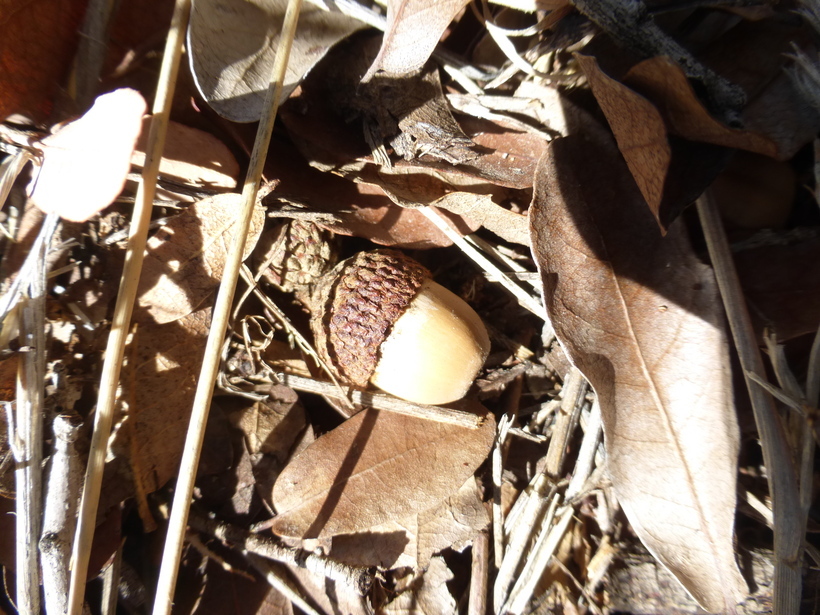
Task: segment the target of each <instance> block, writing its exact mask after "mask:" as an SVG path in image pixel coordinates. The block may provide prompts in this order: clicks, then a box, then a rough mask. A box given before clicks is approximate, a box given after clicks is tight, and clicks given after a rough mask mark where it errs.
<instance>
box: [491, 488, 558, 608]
mask: <svg viewBox="0 0 820 615" xmlns="http://www.w3.org/2000/svg"><path fill="white" fill-rule="evenodd" d="M557 497H558V496H556V501H557ZM572 514H573V509H572V506H567V507H566V508H564V510H563V511H562V512H561V513H560V514H558V513H557V512H556V513H555V516H554V517H553V515H552V514H548V515H547V517H546V518H545V519H544V523H543V525H542V529H541V532H540V533H539V535H538V539H537V540H536V541H535V546H534V547H533V548H532V551H531V552H530V554H529V555H528V557H527V560H526V563H525V564H524V569H523V570H522V571H521V575H520V576H519V577H518V578H517V579H516V583H515V586H514V587H513V589H512V591H511V592H510V597H509V598H508V600H507V603H506V604H505V605H504V610H505V611H509V612H510V613H523V612H524V610H525V608H526V607H527V605H528V604H530V603H531V601H532V598H533V595H534V594H535V589H536V587H537V585H538V582H539V581H540V580H541V577H542V576H543V574H544V570H545V569H546V567H547V565H548V564H549V561H550V558H551V557H552V555H553V553H555V550H556V549H557V548H558V545H559V544H560V542H561V539H562V538H563V537H564V534H565V533H566V531H567V528H569V522H570V521H572ZM553 520H555V524H553V523H552V521H553Z"/></svg>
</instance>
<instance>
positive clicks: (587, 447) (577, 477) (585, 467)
mask: <svg viewBox="0 0 820 615" xmlns="http://www.w3.org/2000/svg"><path fill="white" fill-rule="evenodd" d="M603 427H604V425H603V420H602V419H601V405H600V404H599V403H598V400H597V399H596V400H595V402H594V403H593V404H592V409H591V410H590V411H589V418H588V419H587V424H586V430H585V431H584V439H583V440H582V441H581V448H580V449H578V459H577V461H576V462H575V471H574V472H573V473H572V478H571V479H570V481H569V485H568V486H567V491H566V493H565V494H564V497H566V499H567V500H573V499H575V497H576V496H577V495H579V494H580V493H583V489H584V486H585V485H586V482H587V479H588V478H589V477H590V476H591V475H592V470H593V468H594V467H595V453H596V452H597V451H598V444H599V443H600V441H601V437H602V436H603V433H604V429H603Z"/></svg>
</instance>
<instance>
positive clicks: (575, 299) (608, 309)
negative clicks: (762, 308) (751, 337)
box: [530, 137, 746, 612]
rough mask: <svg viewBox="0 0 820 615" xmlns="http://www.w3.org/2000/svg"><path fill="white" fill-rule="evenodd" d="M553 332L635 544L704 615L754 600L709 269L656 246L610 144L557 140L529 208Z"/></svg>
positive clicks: (669, 246)
mask: <svg viewBox="0 0 820 615" xmlns="http://www.w3.org/2000/svg"><path fill="white" fill-rule="evenodd" d="M530 228H531V231H532V245H533V248H532V249H533V254H534V257H535V260H536V262H537V263H538V267H539V271H540V273H541V276H542V280H543V284H544V297H545V301H546V305H547V309H548V312H549V316H550V319H551V321H552V324H553V326H554V328H555V333H556V335H557V336H558V338H559V339H560V340H561V342H562V344H563V345H564V348H565V349H566V350H567V354H568V355H569V357H570V358H571V360H572V361H573V363H574V364H575V365H576V366H577V367H578V368H579V369H580V370H581V371H582V372H583V373H584V375H585V376H586V377H587V378H588V379H589V381H590V383H591V384H592V386H593V387H594V388H595V391H596V393H597V394H598V399H599V400H600V403H601V410H602V415H603V420H604V433H605V442H606V450H607V463H608V467H609V472H610V475H611V477H612V482H613V486H614V487H615V491H616V494H617V496H618V499H619V501H620V502H621V505H622V506H623V509H624V511H625V512H626V514H627V517H628V518H629V521H630V523H631V524H632V526H633V527H634V529H635V531H636V532H637V534H638V536H639V537H640V538H641V540H642V541H643V543H644V544H645V545H646V546H647V548H648V549H649V550H650V551H651V552H652V553H653V554H654V555H655V557H657V558H658V559H659V560H660V561H661V562H662V563H663V564H664V565H665V566H666V567H667V568H668V569H669V570H670V571H671V572H672V573H673V574H674V575H675V576H676V577H677V578H678V580H679V581H680V582H681V583H682V584H683V585H684V586H685V587H686V588H687V590H688V591H689V592H690V593H691V594H692V595H693V596H694V597H695V598H696V599H697V600H698V602H700V604H701V605H702V606H703V607H704V608H705V609H706V610H708V611H710V612H718V611H724V610H732V609H733V607H734V605H735V603H736V602H737V601H738V600H740V599H742V598H743V596H744V595H745V593H746V586H745V583H744V581H743V578H742V577H741V576H740V572H739V571H738V568H737V564H736V563H735V557H734V550H733V529H734V513H735V477H736V471H737V467H736V466H737V451H738V446H739V434H738V428H737V422H736V418H735V413H734V407H733V400H732V384H731V374H730V368H729V357H728V344H727V339H726V334H725V331H724V323H723V315H722V312H721V309H720V299H719V297H718V293H717V287H716V283H715V280H714V276H713V273H712V271H711V270H710V269H709V268H708V267H707V266H705V265H703V264H702V263H701V262H699V261H698V259H697V258H696V257H695V255H694V253H693V252H692V249H691V247H690V246H689V244H688V240H687V238H686V236H685V233H684V229H683V227H682V225H681V223H677V224H676V225H673V226H672V227H671V228H670V229H669V233H668V234H667V236H666V237H664V238H662V237H661V236H660V233H659V231H658V229H657V226H656V225H655V224H654V221H653V220H652V217H651V216H650V214H649V212H648V211H647V210H646V208H645V206H644V205H643V201H642V199H641V196H640V194H639V193H638V191H637V188H636V187H635V185H634V183H633V181H632V178H631V176H630V174H629V171H628V169H627V167H626V165H625V164H624V162H623V160H622V159H621V157H620V155H619V154H618V152H617V150H616V149H615V147H614V144H613V143H612V142H611V141H610V140H601V139H600V138H598V139H595V140H594V141H592V142H589V141H584V140H583V139H581V138H580V137H568V138H566V139H558V140H556V141H554V142H553V143H551V145H550V147H549V150H548V152H547V154H546V155H545V156H544V158H543V159H542V161H541V166H540V167H539V170H538V174H537V176H536V186H535V196H534V199H533V203H532V207H531V209H530Z"/></svg>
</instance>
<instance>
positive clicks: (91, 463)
mask: <svg viewBox="0 0 820 615" xmlns="http://www.w3.org/2000/svg"><path fill="white" fill-rule="evenodd" d="M189 11H190V0H177V1H176V5H175V7H174V15H173V18H172V20H171V28H170V31H169V33H168V38H167V40H166V43H165V52H164V55H163V58H162V66H161V68H160V74H159V78H158V82H157V93H156V97H155V99H154V106H153V109H152V114H153V120H152V121H151V129H150V132H149V135H148V151H147V152H146V159H145V166H144V168H143V173H142V182H141V183H140V185H139V188H138V190H137V200H136V203H135V206H134V213H133V215H132V220H131V228H130V231H129V236H128V248H127V252H126V256H125V264H124V266H123V272H122V278H121V280H120V287H119V292H118V294H117V302H116V305H115V307H114V317H113V320H112V322H111V333H110V334H109V336H108V344H107V346H106V352H105V363H104V364H103V370H102V375H101V377H100V391H99V395H98V399H97V411H96V416H95V419H94V433H93V435H92V438H91V449H90V451H89V457H88V466H87V469H86V473H85V484H84V486H83V496H82V501H81V504H80V515H79V520H78V524H77V533H76V536H75V538H74V549H73V551H72V558H71V560H72V568H71V586H70V589H69V599H68V603H69V604H68V613H69V615H79V613H80V612H81V610H82V606H83V596H84V594H85V582H86V575H87V571H88V558H89V555H90V552H91V542H92V540H93V537H94V527H95V524H96V519H97V507H98V505H99V501H100V489H101V486H102V475H103V466H104V465H105V454H106V451H107V449H108V438H109V436H110V435H111V425H112V422H113V416H114V405H115V402H116V399H117V387H118V385H119V380H120V371H121V369H122V361H123V355H124V352H125V339H126V337H127V336H128V331H129V328H130V323H131V313H132V311H133V309H134V299H135V298H136V294H137V286H138V284H139V278H140V272H141V269H142V262H143V258H144V254H145V244H146V239H147V237H148V224H149V220H150V216H151V206H152V204H153V201H154V192H155V190H156V181H157V175H158V172H159V163H160V160H161V158H162V149H163V146H164V143H165V135H166V133H167V130H168V118H169V116H170V112H171V103H172V100H173V96H174V88H175V87H176V81H177V74H178V72H179V62H180V58H181V56H182V43H183V40H184V37H185V29H186V26H187V23H188V14H189Z"/></svg>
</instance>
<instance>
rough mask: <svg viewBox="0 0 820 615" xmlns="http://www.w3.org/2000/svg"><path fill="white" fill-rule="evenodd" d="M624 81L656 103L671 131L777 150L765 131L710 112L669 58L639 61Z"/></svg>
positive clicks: (748, 147) (773, 152)
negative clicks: (728, 122) (725, 120)
mask: <svg viewBox="0 0 820 615" xmlns="http://www.w3.org/2000/svg"><path fill="white" fill-rule="evenodd" d="M624 83H626V84H627V85H628V86H629V87H631V88H632V89H633V90H635V91H637V92H638V93H640V94H641V95H643V96H645V97H646V98H647V99H649V100H650V101H652V103H654V105H655V107H656V108H657V109H658V111H659V112H660V114H661V115H662V117H663V119H664V121H665V122H666V125H667V127H668V129H669V132H670V133H672V134H676V135H678V136H681V137H684V138H686V139H689V140H691V141H702V142H703V143H712V144H714V145H722V146H725V147H734V148H737V149H743V150H747V151H750V152H755V153H758V154H763V155H764V156H775V155H776V154H777V146H776V145H775V144H774V143H773V142H772V141H771V140H770V139H768V138H767V137H765V136H764V135H762V134H759V133H756V132H753V131H751V130H741V129H739V128H729V127H728V126H726V125H725V124H722V123H721V122H719V121H718V120H716V119H715V118H713V117H712V116H711V115H709V112H708V111H707V110H706V107H704V106H703V103H702V102H701V101H700V99H698V97H697V95H696V94H695V90H694V89H693V88H692V84H691V83H689V80H688V79H687V78H686V75H685V74H684V72H683V70H682V69H681V68H680V66H678V65H677V64H675V63H674V62H673V61H672V60H670V59H669V58H666V57H655V58H650V59H649V60H644V61H643V62H640V63H639V64H636V65H635V66H633V67H632V68H631V69H630V70H629V72H628V73H627V75H626V77H624Z"/></svg>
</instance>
